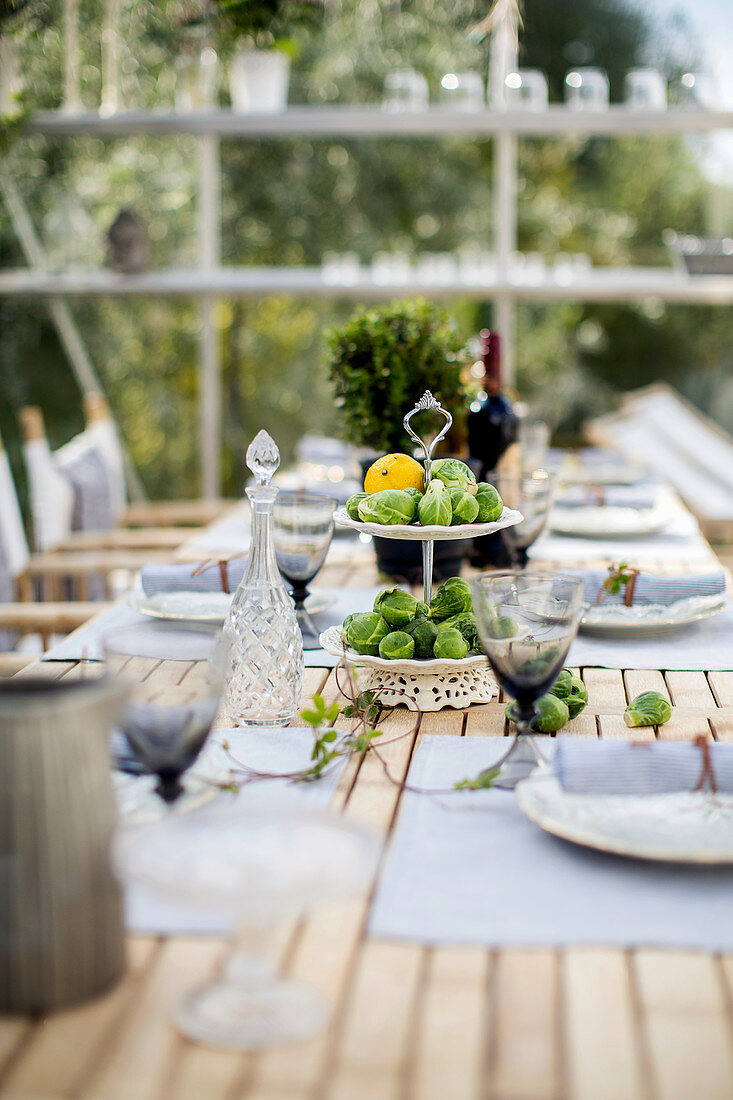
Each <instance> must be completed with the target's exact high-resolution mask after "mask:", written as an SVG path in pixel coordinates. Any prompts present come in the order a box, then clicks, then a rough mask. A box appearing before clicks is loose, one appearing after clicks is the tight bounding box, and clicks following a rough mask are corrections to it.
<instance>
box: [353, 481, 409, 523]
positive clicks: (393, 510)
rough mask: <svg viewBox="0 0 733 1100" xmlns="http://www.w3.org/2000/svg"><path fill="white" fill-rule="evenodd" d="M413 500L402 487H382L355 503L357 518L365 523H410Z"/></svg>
mask: <svg viewBox="0 0 733 1100" xmlns="http://www.w3.org/2000/svg"><path fill="white" fill-rule="evenodd" d="M415 507H416V504H415V500H414V497H412V496H411V495H410V493H408V492H405V490H404V489H382V490H380V492H378V493H371V494H370V495H367V497H366V498H365V499H364V500H360V501H359V503H358V505H357V511H358V513H359V519H362V520H364V521H365V522H366V523H383V524H385V525H388V524H393V523H411V522H412V520H413V519H414V518H415Z"/></svg>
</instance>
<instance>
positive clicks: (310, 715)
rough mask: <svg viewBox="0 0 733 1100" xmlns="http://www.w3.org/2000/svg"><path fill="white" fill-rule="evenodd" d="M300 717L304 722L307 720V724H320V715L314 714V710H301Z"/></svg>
mask: <svg viewBox="0 0 733 1100" xmlns="http://www.w3.org/2000/svg"><path fill="white" fill-rule="evenodd" d="M300 717H301V718H302V719H303V721H304V722H307V723H308V725H309V726H320V724H321V715H320V714H316V712H315V711H314V710H301V712H300Z"/></svg>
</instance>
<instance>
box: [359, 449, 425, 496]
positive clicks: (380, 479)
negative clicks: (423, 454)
mask: <svg viewBox="0 0 733 1100" xmlns="http://www.w3.org/2000/svg"><path fill="white" fill-rule="evenodd" d="M424 488H425V471H424V470H423V468H422V466H421V465H420V463H419V462H416V461H415V459H414V458H410V456H409V455H400V454H397V455H383V456H382V458H378V459H377V461H376V462H373V463H372V465H371V466H370V467H369V469H368V470H367V472H366V477H365V478H364V492H365V493H378V492H379V491H380V489H417V490H418V492H420V493H422V491H423V489H424Z"/></svg>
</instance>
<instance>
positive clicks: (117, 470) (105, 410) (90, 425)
mask: <svg viewBox="0 0 733 1100" xmlns="http://www.w3.org/2000/svg"><path fill="white" fill-rule="evenodd" d="M84 415H85V418H86V425H87V429H86V430H87V435H88V436H89V437H90V438H91V439H92V441H93V443H94V446H95V447H96V449H97V451H98V453H99V457H100V459H101V460H102V462H103V463H104V468H105V471H106V474H107V482H108V485H109V496H110V507H111V510H112V522H113V525H114V526H117V525H118V524H119V522H120V520H121V519H122V515H123V513H124V511H125V509H126V508H127V487H126V483H125V463H124V458H123V455H122V447H121V446H120V441H119V437H118V435H117V429H116V428H115V423H114V420H113V419H112V417H111V416H110V411H109V406H108V404H107V402H106V400H105V398H104V396H103V395H102V394H101V393H86V394H84Z"/></svg>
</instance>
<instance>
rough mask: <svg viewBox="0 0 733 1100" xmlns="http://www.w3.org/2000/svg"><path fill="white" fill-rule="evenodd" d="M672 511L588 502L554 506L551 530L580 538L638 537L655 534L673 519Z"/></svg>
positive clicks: (662, 508)
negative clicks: (582, 504)
mask: <svg viewBox="0 0 733 1100" xmlns="http://www.w3.org/2000/svg"><path fill="white" fill-rule="evenodd" d="M671 518H672V517H671V516H670V513H669V510H668V509H667V508H664V507H656V508H644V509H638V508H620V507H615V506H614V505H589V506H588V507H587V508H586V507H579V508H561V507H558V506H555V507H554V508H553V509H552V512H551V513H550V529H551V530H552V531H554V532H555V534H558V535H570V536H572V537H573V538H580V539H637V538H645V537H646V536H647V535H656V534H658V533H659V532H660V531H662V530H663V529H664V528H665V527H666V526H667V525H668V524H669V522H670V520H671Z"/></svg>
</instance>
